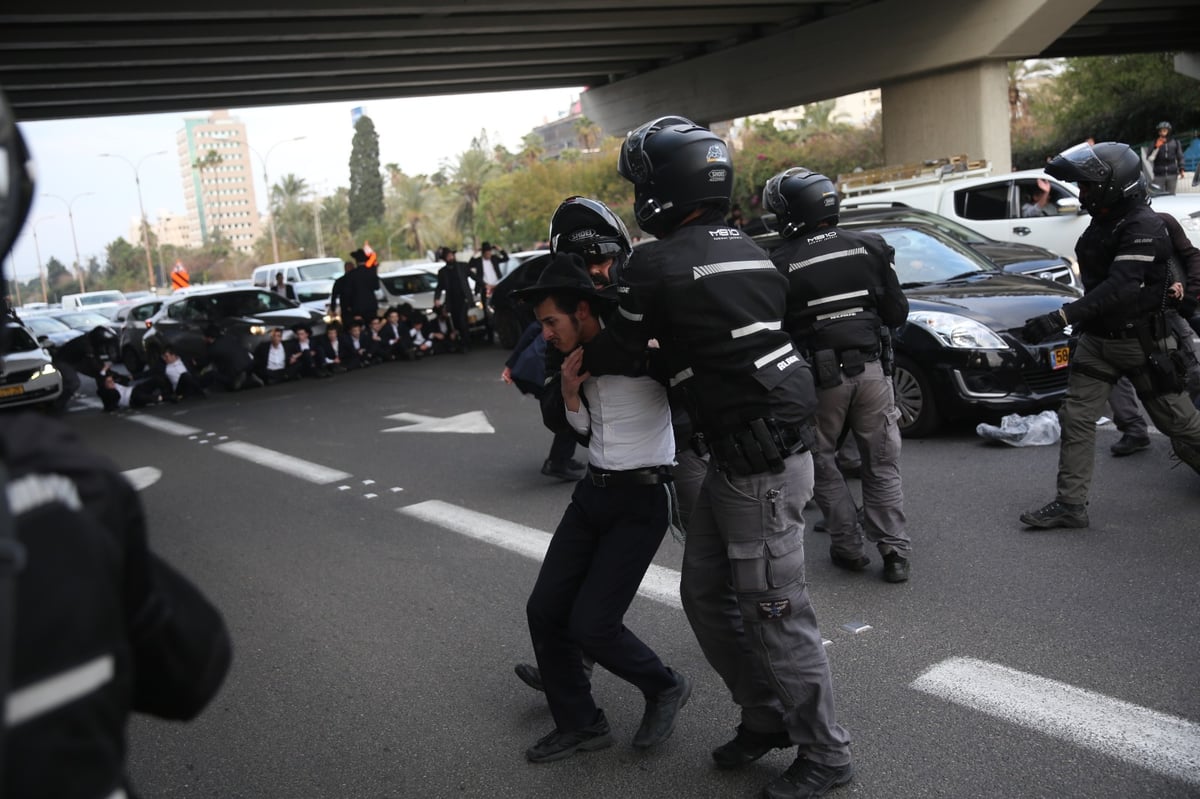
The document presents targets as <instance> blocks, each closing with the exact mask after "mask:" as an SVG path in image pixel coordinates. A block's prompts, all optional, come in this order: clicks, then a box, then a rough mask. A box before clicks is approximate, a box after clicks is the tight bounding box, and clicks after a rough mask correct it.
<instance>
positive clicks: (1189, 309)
mask: <svg viewBox="0 0 1200 799" xmlns="http://www.w3.org/2000/svg"><path fill="white" fill-rule="evenodd" d="M1179 315H1180V316H1182V317H1183V318H1184V321H1187V320H1188V319H1191V318H1192V317H1193V316H1195V315H1196V298H1195V297H1184V298H1183V299H1182V300H1180V301H1179Z"/></svg>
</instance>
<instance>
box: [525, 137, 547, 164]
mask: <svg viewBox="0 0 1200 799" xmlns="http://www.w3.org/2000/svg"><path fill="white" fill-rule="evenodd" d="M545 154H546V142H545V140H544V139H543V138H542V137H541V136H539V135H537V134H536V133H526V134H525V136H524V138H522V139H521V153H520V156H521V160H522V161H524V162H525V165H526V166H533V165H534V164H536V163H537V162H538V161H541V160H542V156H544V155H545Z"/></svg>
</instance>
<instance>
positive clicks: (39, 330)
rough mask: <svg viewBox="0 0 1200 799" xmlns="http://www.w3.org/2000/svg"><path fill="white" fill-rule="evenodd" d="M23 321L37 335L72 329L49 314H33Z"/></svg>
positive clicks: (48, 334) (47, 334)
mask: <svg viewBox="0 0 1200 799" xmlns="http://www.w3.org/2000/svg"><path fill="white" fill-rule="evenodd" d="M22 321H24V322H25V326H26V327H28V328H29V329H30V330H32V331H33V334H34V335H35V336H50V335H53V334H55V333H64V332H68V333H69V332H70V330H71V328H69V327H67V326H66V325H64V324H63V323H62V322H60V321H58V320H57V319H54V318H52V317H49V316H31V317H29V318H28V319H24V320H22ZM13 329H14V328H11V327H10V328H9V330H13Z"/></svg>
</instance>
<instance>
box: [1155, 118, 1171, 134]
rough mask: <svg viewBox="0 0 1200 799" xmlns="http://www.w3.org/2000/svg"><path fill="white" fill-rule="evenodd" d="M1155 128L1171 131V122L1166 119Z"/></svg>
mask: <svg viewBox="0 0 1200 799" xmlns="http://www.w3.org/2000/svg"><path fill="white" fill-rule="evenodd" d="M1155 130H1165V131H1166V132H1167V133H1170V132H1171V123H1170V122H1168V121H1167V120H1165V119H1164V120H1163V121H1162V122H1159V123H1158V127H1156V128H1155Z"/></svg>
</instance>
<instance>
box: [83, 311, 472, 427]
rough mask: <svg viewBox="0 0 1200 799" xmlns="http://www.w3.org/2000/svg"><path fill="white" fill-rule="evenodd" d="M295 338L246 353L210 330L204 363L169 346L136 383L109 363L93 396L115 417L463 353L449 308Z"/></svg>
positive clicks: (302, 331)
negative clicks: (213, 394) (124, 411)
mask: <svg viewBox="0 0 1200 799" xmlns="http://www.w3.org/2000/svg"><path fill="white" fill-rule="evenodd" d="M292 333H293V335H292V337H291V338H288V339H287V340H284V331H283V328H279V327H276V328H272V329H271V330H270V334H269V335H270V337H269V339H268V340H267V341H263V342H261V343H260V344H259V345H258V346H257V347H255V349H254V351H253V352H249V351H247V350H246V349H245V348H244V347H243V346H242V343H241V341H240V340H238V338H237V337H236V336H233V335H229V334H225V333H222V332H221V329H220V328H219V327H217V326H216V325H209V326H208V327H207V328H206V329H205V331H204V342H205V345H206V347H205V350H206V351H205V353H204V355H203V356H201V357H200V358H197V359H194V360H193V361H192V362H190V363H185V362H184V360H183V359H182V358H180V357H179V355H178V354H177V353H176V352H175V351H174V349H173V348H172V347H167V348H166V349H165V350H164V352H163V355H162V360H161V363H157V364H154V365H152V366H151V367H150V368H149V369H147V370H146V372H145V373H144V374H142V375H139V376H138V377H137V378H136V379H131V378H130V377H128V376H126V375H123V374H120V373H118V372H115V371H114V370H113V368H112V364H111V363H105V364H104V366H103V368H102V369H101V371H100V374H99V375H98V376H97V377H96V393H97V395H98V396H99V397H100V399H101V401H102V402H103V403H104V409H105V410H106V411H115V410H117V409H120V408H139V407H144V406H146V405H152V404H155V403H159V402H179V401H180V400H183V399H186V398H188V397H196V398H204V397H207V396H208V391H209V390H210V389H212V388H221V389H224V390H226V391H240V390H242V389H245V388H258V387H261V386H264V385H266V386H270V385H275V384H277V383H282V382H285V381H289V380H298V379H300V378H303V377H316V378H327V377H332V376H333V375H335V374H340V373H343V372H347V371H351V370H354V369H362V368H365V367H368V366H372V365H375V364H381V363H386V362H390V361H415V360H418V359H420V358H424V357H427V356H430V355H435V354H441V353H450V352H461V351H462V350H463V348H462V347H461V346H460V341H459V335H458V332H457V331H456V330H455V329H454V326H453V324H452V322H451V321H450V318H449V316H448V314H447V313H446V311H445V309H444V308H440V309H438V311H437V312H436V313H435V315H434V316H433V317H432V318H427V317H426V316H425V314H424V313H422V312H421V311H414V310H413V309H411V308H409V307H408V306H401V307H393V308H388V309H387V311H386V312H385V313H384V314H382V315H378V316H375V317H374V318H372V319H371V320H370V321H366V322H364V321H363V319H362V318H361V317H354V318H353V319H351V320H349V321H348V322H346V323H345V324H343V323H341V322H337V321H334V322H330V323H329V324H328V325H327V326H326V329H325V333H324V335H320V336H314V335H313V333H312V329H311V328H310V327H308V326H307V325H298V326H296V327H294V328H292Z"/></svg>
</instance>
